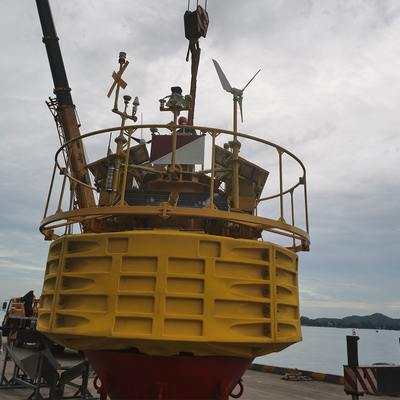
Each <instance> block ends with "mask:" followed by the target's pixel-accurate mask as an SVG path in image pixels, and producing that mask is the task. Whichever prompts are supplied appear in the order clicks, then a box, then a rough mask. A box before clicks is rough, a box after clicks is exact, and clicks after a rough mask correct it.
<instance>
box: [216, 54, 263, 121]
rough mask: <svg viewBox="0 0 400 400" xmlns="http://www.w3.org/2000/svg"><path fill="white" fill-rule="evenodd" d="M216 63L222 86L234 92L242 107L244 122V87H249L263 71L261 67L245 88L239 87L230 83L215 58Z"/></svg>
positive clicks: (234, 97) (241, 112) (234, 98)
mask: <svg viewBox="0 0 400 400" xmlns="http://www.w3.org/2000/svg"><path fill="white" fill-rule="evenodd" d="M213 63H214V67H215V69H216V71H217V74H218V77H219V80H220V81H221V85H222V88H223V89H224V90H226V91H227V92H229V93H232V94H233V100H234V101H237V102H238V103H239V108H240V116H241V119H242V122H243V92H244V89H246V88H247V86H249V85H250V83H251V82H252V80H253V79H254V78H255V77H256V76H257V75H258V73H259V72H260V71H261V69H259V70H258V71H257V72H256V74H255V75H254V76H253V77H252V78H251V79H250V80H249V82H248V83H247V85H246V86H245V87H244V88H243V89H237V88H234V87H232V86H231V84H230V83H229V81H228V79H227V78H226V76H225V74H224V72H223V71H222V69H221V67H220V66H219V64H218V63H217V61H215V60H213Z"/></svg>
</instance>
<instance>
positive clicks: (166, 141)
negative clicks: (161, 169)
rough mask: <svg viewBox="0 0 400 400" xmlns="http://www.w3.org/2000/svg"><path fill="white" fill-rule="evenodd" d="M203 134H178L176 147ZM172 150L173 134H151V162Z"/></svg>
mask: <svg viewBox="0 0 400 400" xmlns="http://www.w3.org/2000/svg"><path fill="white" fill-rule="evenodd" d="M202 136H203V135H179V134H178V135H176V149H179V148H181V147H183V146H185V145H186V144H188V143H191V142H193V141H194V140H197V139H199V138H200V137H202ZM171 152H172V135H154V134H153V135H152V136H151V152H150V162H153V161H154V160H158V159H159V158H161V157H163V156H165V155H166V154H168V153H171Z"/></svg>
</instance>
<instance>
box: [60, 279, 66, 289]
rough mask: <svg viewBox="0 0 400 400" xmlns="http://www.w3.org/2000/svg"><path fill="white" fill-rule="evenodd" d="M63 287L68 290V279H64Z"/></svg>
mask: <svg viewBox="0 0 400 400" xmlns="http://www.w3.org/2000/svg"><path fill="white" fill-rule="evenodd" d="M61 286H62V287H63V288H66V287H67V286H68V281H67V280H66V279H63V281H62V283H61Z"/></svg>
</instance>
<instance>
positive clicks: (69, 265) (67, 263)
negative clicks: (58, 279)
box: [64, 262, 71, 270]
mask: <svg viewBox="0 0 400 400" xmlns="http://www.w3.org/2000/svg"><path fill="white" fill-rule="evenodd" d="M64 268H65V269H66V270H69V269H70V268H71V264H70V263H69V262H66V263H65V265H64Z"/></svg>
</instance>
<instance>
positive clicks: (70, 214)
mask: <svg viewBox="0 0 400 400" xmlns="http://www.w3.org/2000/svg"><path fill="white" fill-rule="evenodd" d="M150 128H157V129H166V130H168V131H169V132H170V133H171V134H172V135H174V136H176V131H177V129H178V128H184V129H195V130H196V131H198V132H201V133H202V134H206V135H209V136H210V137H211V144H208V145H206V155H207V154H209V155H210V159H209V160H208V162H209V164H210V168H204V166H203V169H202V170H200V171H196V172H195V174H206V175H208V176H210V177H212V179H210V189H209V190H210V206H209V207H208V212H205V211H204V212H203V214H204V215H203V216H202V217H204V218H207V216H209V217H210V218H211V217H214V218H215V213H214V214H213V210H212V209H213V194H214V180H215V179H216V174H217V173H219V172H221V171H230V172H231V175H232V186H233V187H234V186H236V188H238V186H239V183H238V182H239V176H238V173H237V172H236V173H235V170H236V171H237V170H238V168H232V169H229V168H228V169H221V168H220V167H219V166H218V165H216V163H215V145H216V139H217V137H218V138H219V139H220V138H221V137H222V136H224V135H225V137H226V136H227V137H228V139H229V140H231V142H230V143H231V144H232V143H233V145H232V146H238V145H239V146H240V144H238V143H239V142H238V141H237V140H236V139H238V140H239V141H240V140H244V141H245V142H246V143H248V141H250V143H254V142H256V143H257V144H259V145H260V146H266V147H262V148H261V147H259V148H257V154H260V153H262V151H263V149H266V148H269V149H275V150H276V152H277V162H276V167H275V169H276V171H269V172H270V176H271V174H275V175H277V177H275V180H276V181H277V182H279V183H278V185H277V186H278V188H277V190H276V191H275V192H274V193H272V194H270V195H268V196H266V197H260V198H257V199H256V210H255V215H253V216H250V215H247V214H246V215H243V214H242V213H241V210H240V209H238V207H237V204H238V203H237V201H236V205H235V199H234V198H233V204H234V208H233V209H232V210H231V211H233V212H224V211H219V217H220V216H221V215H222V218H221V219H225V220H232V221H236V222H239V223H247V224H249V225H250V226H251V224H258V225H259V226H260V227H261V228H262V229H264V230H266V231H270V232H273V233H278V234H281V235H284V236H289V237H292V238H293V246H292V248H293V249H295V250H308V246H309V244H310V240H309V223H308V207H307V181H306V169H305V167H304V165H303V163H302V162H301V161H300V160H299V159H298V158H297V157H296V156H295V155H294V154H292V153H291V152H289V151H288V150H286V149H284V148H283V147H281V146H278V145H276V144H274V143H272V142H269V141H267V140H264V139H261V138H258V137H253V136H250V135H246V134H243V133H239V132H232V131H228V130H224V129H215V128H208V127H201V126H193V127H192V126H179V125H174V124H173V123H170V124H168V125H154V124H146V125H133V126H125V127H124V128H123V129H124V132H125V134H126V135H127V136H128V141H127V145H126V147H125V148H124V152H125V154H126V156H125V160H124V162H123V164H122V165H121V167H123V169H124V172H125V173H124V174H123V175H122V176H123V181H122V188H123V189H122V192H121V197H122V201H120V202H119V204H120V207H124V201H123V199H124V194H125V189H126V177H127V170H128V167H129V168H136V169H141V170H143V171H145V172H152V173H155V174H163V172H165V171H159V170H156V169H153V168H152V166H151V164H149V163H147V164H146V165H128V157H129V150H130V148H131V143H132V141H131V138H132V135H134V134H135V132H137V131H140V130H141V129H150ZM115 131H121V127H114V128H107V129H102V130H98V131H95V132H91V133H87V134H85V135H82V136H80V137H77V138H75V139H72V140H70V141H68V142H66V143H65V144H64V145H63V146H61V147H60V148H59V149H58V151H57V152H56V155H55V166H54V171H53V176H52V179H51V184H50V189H49V194H48V198H47V202H46V207H45V213H44V218H43V221H42V223H41V227H40V230H41V231H42V233H44V234H45V235H48V232H50V231H52V230H54V229H56V228H59V227H62V226H64V227H67V226H69V225H71V224H75V223H82V222H84V221H85V220H90V219H93V218H97V217H104V216H106V215H108V214H112V215H116V214H120V212H119V211H117V208H118V205H117V206H115V207H112V208H111V207H95V208H86V209H76V210H74V209H73V201H71V200H70V201H69V210H68V211H67V212H65V211H62V204H63V200H64V196H65V188H66V185H67V181H69V184H70V185H71V187H72V188H73V190H75V189H76V187H77V186H78V185H83V186H86V187H88V188H90V189H92V190H96V188H95V187H93V186H91V185H90V184H87V183H84V182H80V181H79V180H77V179H76V178H74V177H73V176H71V175H70V174H69V173H68V168H67V166H63V165H61V164H60V161H59V158H63V157H60V154H62V152H63V150H64V149H65V150H66V151H67V154H68V158H67V165H68V163H69V160H70V157H71V154H72V148H73V146H74V145H75V142H76V141H77V140H81V141H83V140H85V142H87V140H88V139H89V138H92V137H94V136H98V135H101V134H108V133H110V132H115ZM231 138H232V139H231ZM135 145H136V143H135ZM207 150H208V151H207ZM174 153H175V152H174V151H173V152H172V157H171V159H172V160H171V164H172V165H174V163H172V161H173V160H175V154H174ZM242 153H243V149H242ZM284 157H289V158H290V159H292V160H293V161H295V164H296V165H297V167H296V173H297V175H296V174H295V173H293V172H292V173H289V174H288V173H286V174H285V165H284ZM249 161H250V162H252V163H253V164H257V163H255V162H254V161H253V160H251V159H250V160H249ZM234 162H235V161H234ZM236 162H239V163H240V161H238V160H236ZM257 165H258V166H260V167H261V168H264V169H267V168H265V167H263V165H261V163H258V164H257ZM57 169H58V170H59V171H60V173H61V174H62V175H63V182H62V185H61V190H60V196H59V198H58V201H57V211H56V212H55V214H54V215H52V216H49V215H48V211H49V205H50V199H51V197H52V192H53V189H54V180H55V177H56V175H57V174H56V171H57ZM299 171H300V177H299V173H298V172H299ZM178 172H179V171H178ZM235 175H236V176H235ZM288 175H290V176H289V177H288ZM293 175H295V176H296V179H293ZM284 177H285V180H286V182H287V181H288V180H291V183H290V184H289V185H288V186H285V185H284ZM270 180H271V179H270ZM269 186H270V185H269V181H267V183H266V185H265V188H266V189H267V188H268V187H269ZM300 187H302V188H303V193H301V199H302V200H300V201H299V200H296V202H300V203H301V206H300V208H302V212H301V215H302V219H303V222H302V227H301V228H300V227H297V226H296V225H295V211H296V212H298V210H297V209H296V207H295V203H296V202H295V199H294V193H295V191H296V193H297V192H298V191H300V189H299V188H300ZM234 196H235V194H233V197H234ZM285 198H288V199H289V206H287V207H286V209H285V205H284V204H285V201H284V199H285ZM272 200H279V206H278V210H277V212H278V214H279V218H275V219H274V218H272V219H268V218H264V217H261V216H258V213H259V212H260V209H261V208H262V207H263V205H265V204H267V203H272ZM125 208H126V206H125ZM133 208H135V207H131V209H132V210H130V211H129V213H135V211H134V210H133ZM150 208H151V207H150ZM125 211H126V210H125ZM217 211H218V210H217ZM214 212H215V210H214ZM121 213H122V212H121ZM169 213H170V214H171V215H173V214H175V215H179V216H180V215H183V214H182V212H178V210H176V211H175V212H174V211H171V210H169ZM198 213H199V210H196V214H198ZM210 213H211V214H210ZM225 213H228V214H229V215H224V214H225ZM285 214H290V216H289V218H290V219H291V222H290V223H287V222H286V220H285ZM260 219H261V220H260ZM62 220H64V222H59V221H62ZM56 221H58V222H59V223H55V222H56ZM260 221H261V222H260ZM297 239H299V240H301V243H302V245H301V246H296V240H297Z"/></svg>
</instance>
